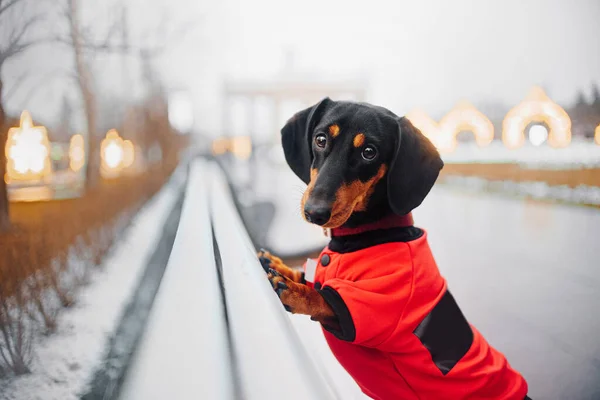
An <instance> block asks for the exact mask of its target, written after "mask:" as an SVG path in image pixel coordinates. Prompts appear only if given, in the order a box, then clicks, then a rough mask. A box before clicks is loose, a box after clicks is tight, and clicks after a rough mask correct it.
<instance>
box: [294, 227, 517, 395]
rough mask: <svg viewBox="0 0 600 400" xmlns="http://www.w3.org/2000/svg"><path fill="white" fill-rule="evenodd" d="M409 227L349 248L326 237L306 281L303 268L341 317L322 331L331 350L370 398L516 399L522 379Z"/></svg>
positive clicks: (424, 239) (424, 242)
mask: <svg viewBox="0 0 600 400" xmlns="http://www.w3.org/2000/svg"><path fill="white" fill-rule="evenodd" d="M411 228H412V229H413V233H414V232H420V233H419V234H416V235H414V236H415V237H416V238H411V239H410V240H406V241H391V242H387V243H382V244H376V245H374V246H370V247H366V248H363V249H359V250H356V251H352V250H351V251H347V252H335V251H332V250H331V247H332V244H331V243H330V245H329V246H328V247H327V248H325V250H323V252H322V253H321V256H320V257H319V260H318V264H317V266H316V271H315V273H314V279H312V283H311V282H309V279H310V276H311V275H312V274H311V273H309V271H306V276H307V284H309V285H312V286H314V287H315V288H316V289H319V290H321V293H322V294H323V296H324V297H325V299H326V300H327V302H328V303H329V304H330V305H331V306H332V308H333V309H334V311H335V312H336V315H337V316H338V319H339V322H340V329H339V330H337V329H333V328H327V327H324V329H323V332H324V334H325V338H326V340H327V342H328V344H329V347H330V348H331V350H332V352H333V353H334V354H335V356H336V358H337V359H338V361H339V362H340V364H342V366H343V367H344V368H345V369H346V370H347V371H348V373H349V374H350V375H352V377H353V378H354V380H355V381H356V382H357V383H358V385H359V386H360V387H361V389H362V391H363V392H364V393H365V394H367V395H368V396H370V397H372V398H374V399H381V400H389V399H393V400H396V399H406V400H408V399H432V400H444V399H467V398H468V399H474V400H475V399H481V400H483V399H485V400H493V399H502V400H513V399H514V400H523V399H524V398H525V396H526V395H527V383H526V382H525V380H524V379H523V377H522V376H521V375H520V374H519V373H518V372H517V371H515V370H514V369H512V368H511V366H510V365H509V364H508V362H507V361H506V358H505V357H504V356H503V355H502V354H501V353H500V352H498V351H497V350H495V349H494V348H492V347H491V346H490V345H489V344H488V343H487V342H486V341H485V339H484V338H483V336H482V335H481V334H480V333H479V332H478V331H477V330H476V329H475V328H474V327H473V326H471V325H469V323H468V322H467V321H466V320H465V318H464V316H463V314H462V312H461V311H460V309H459V308H458V306H457V304H456V302H455V301H454V299H453V297H452V295H451V294H450V292H449V291H448V290H447V285H446V280H445V279H444V278H443V277H442V276H441V275H440V272H439V270H438V268H437V265H436V263H435V260H434V258H433V255H432V253H431V250H430V249H429V245H428V243H427V234H426V233H425V232H424V231H421V230H420V229H418V228H414V227H411ZM334 240H335V238H334ZM394 240H395V239H394ZM377 241H378V240H375V242H377ZM332 242H333V241H332ZM379 242H382V241H381V240H379ZM338 247H340V246H338ZM341 247H348V246H346V245H342V246H341ZM350 247H351V246H350ZM346 250H348V249H347V248H346ZM324 264H325V265H324ZM305 268H306V264H305ZM309 268H310V267H309Z"/></svg>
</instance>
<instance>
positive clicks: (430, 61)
mask: <svg viewBox="0 0 600 400" xmlns="http://www.w3.org/2000/svg"><path fill="white" fill-rule="evenodd" d="M82 2H83V3H84V4H88V6H87V13H88V14H91V15H92V16H95V18H96V19H98V20H99V21H101V20H102V18H101V15H102V13H98V14H97V15H95V10H96V8H94V7H97V4H96V5H94V3H95V1H93V0H82ZM127 4H129V6H130V7H131V10H132V11H131V13H130V22H131V25H132V31H133V33H132V34H135V33H136V32H137V33H139V32H144V29H146V30H147V29H148V27H152V26H156V25H157V23H158V21H159V20H161V19H164V15H169V17H168V21H169V23H170V24H171V25H178V24H184V23H189V22H190V21H194V29H193V30H192V31H191V32H190V34H189V35H188V36H187V37H186V38H185V40H183V41H182V42H181V43H179V44H178V45H177V46H176V47H174V48H173V49H172V50H171V51H170V52H168V53H167V54H165V55H164V56H163V57H162V59H160V60H159V61H158V62H157V68H158V69H159V71H160V73H161V75H162V76H163V78H164V79H165V81H166V82H167V83H168V85H169V87H170V88H172V89H185V90H187V91H188V92H189V93H190V95H191V97H192V99H193V101H194V109H195V120H196V128H197V129H200V130H203V131H205V132H211V133H213V134H214V133H216V132H218V131H219V130H220V129H221V126H220V124H221V114H220V112H221V106H222V102H221V87H222V83H223V81H224V80H225V79H231V78H250V79H252V78H270V77H273V76H275V75H276V74H278V73H279V71H281V68H282V67H283V64H284V62H285V52H286V51H293V54H294V61H295V67H296V68H297V69H299V70H302V71H303V72H305V73H308V74H312V75H313V76H315V77H322V78H327V77H331V78H336V77H350V78H351V77H357V78H365V79H366V80H367V82H368V92H367V95H368V99H367V100H368V101H370V102H373V103H377V104H380V105H383V106H386V107H388V108H390V109H392V110H393V111H395V112H397V113H398V114H403V113H405V112H408V111H409V110H410V109H412V108H414V107H422V108H424V109H425V110H426V111H427V112H429V113H430V114H432V115H434V116H436V117H439V116H441V115H443V113H445V112H446V111H448V110H449V109H450V108H451V107H452V105H453V104H455V103H456V102H457V101H459V100H461V99H467V100H470V101H472V102H484V103H492V104H495V103H498V104H501V105H504V106H507V107H508V106H511V105H513V104H516V103H517V102H518V101H519V100H520V99H522V98H523V97H524V96H525V95H526V93H527V91H528V89H529V88H530V87H531V86H532V85H536V84H541V85H543V86H544V87H545V88H547V90H548V92H549V94H550V96H551V97H552V98H553V99H555V100H556V101H558V102H560V103H563V104H565V105H568V104H569V103H571V102H573V101H574V99H575V95H576V91H577V90H578V89H584V90H585V91H588V92H589V90H590V85H591V83H592V82H594V81H595V82H598V83H600V40H599V38H600V1H598V0H578V1H558V0H521V1H519V0H503V1H500V0H495V1H482V0H454V1H445V0H430V1H399V0H395V1H384V0H370V1H347V0H346V1H338V0H335V1H334V0H329V1H328V0H304V1H302V2H290V1H281V0H258V1H257V0H255V1H248V0H220V1H218V2H217V1H214V2H206V1H202V0H171V1H166V0H153V1H152V0H128V1H127ZM92 10H94V11H92ZM99 23H100V22H99ZM65 57H68V55H66V56H65ZM28 60H31V56H30V55H29V56H26V57H23V58H22V60H20V61H19V62H13V63H12V65H10V66H9V68H7V69H6V71H5V72H4V75H3V76H4V78H5V80H7V81H10V80H11V79H14V78H15V77H16V76H17V75H18V72H19V71H20V70H22V68H23V67H24V66H25V65H30V62H31V61H28ZM38 60H39V59H38ZM38 63H39V61H38ZM40 68H43V66H40ZM115 68H118V67H113V68H112V69H111V68H110V67H108V66H107V68H106V70H104V71H102V69H100V71H97V77H98V80H99V82H101V84H100V85H101V86H102V87H110V86H112V88H111V89H110V90H113V91H117V92H118V91H119V90H123V91H125V92H126V91H127V90H129V88H128V86H130V85H124V84H123V82H122V80H119V79H120V78H119V77H116V75H115V73H114V71H115V70H116V69H115ZM135 73H136V72H135V71H134V72H132V74H134V75H135ZM131 79H133V78H131ZM133 80H135V79H133ZM55 86H56V87H53V89H52V90H50V91H49V90H45V92H44V89H40V90H39V93H38V94H37V95H36V96H37V101H36V99H35V98H34V99H28V100H27V104H19V103H20V101H19V99H18V98H17V99H14V100H13V101H12V102H11V103H12V104H11V105H9V109H11V110H15V109H18V108H21V107H23V106H27V107H30V108H32V109H33V110H32V111H33V112H39V114H40V115H44V117H50V116H51V115H52V114H55V110H54V109H55V108H57V107H54V106H53V105H52V104H56V102H57V101H60V97H61V94H62V93H63V92H65V93H67V92H68V91H69V90H70V89H69V88H68V87H67V86H68V85H66V84H65V83H64V82H62V83H57V84H56V85H55ZM40 99H43V100H40ZM53 99H56V102H53ZM11 106H12V108H11ZM237 107H238V108H239V107H240V106H239V105H238V106H237ZM286 112H291V110H290V111H287V110H286ZM236 115H238V114H236ZM287 117H289V115H285V116H282V119H283V120H284V119H285V118H287ZM242 120H243V117H242V116H241V114H240V117H239V120H238V121H237V122H236V123H237V124H238V125H240V126H239V127H238V129H243V121H242Z"/></svg>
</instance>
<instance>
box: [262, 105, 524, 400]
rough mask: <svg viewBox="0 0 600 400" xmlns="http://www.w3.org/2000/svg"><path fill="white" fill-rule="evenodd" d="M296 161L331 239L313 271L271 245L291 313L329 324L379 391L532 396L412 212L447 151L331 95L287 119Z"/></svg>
mask: <svg viewBox="0 0 600 400" xmlns="http://www.w3.org/2000/svg"><path fill="white" fill-rule="evenodd" d="M281 134H282V144H283V150H284V154H285V158H286V161H287V163H288V165H289V166H290V168H291V169H292V171H293V172H294V173H295V174H296V175H297V176H298V177H299V178H300V179H301V180H302V181H304V182H305V183H306V184H307V185H308V186H307V188H306V191H305V193H304V195H303V197H302V210H303V217H304V219H306V221H308V222H309V223H313V224H316V225H319V226H321V227H323V228H328V229H330V232H331V241H330V242H329V244H328V246H327V247H326V248H325V249H324V250H323V252H322V253H321V255H320V257H319V259H318V260H308V261H307V263H306V264H305V266H304V270H303V271H300V270H295V269H292V268H289V267H288V266H286V265H285V264H284V263H283V262H282V260H281V259H279V258H278V257H276V256H274V255H272V254H270V253H269V252H267V251H261V252H260V253H259V254H258V256H259V260H260V262H261V264H262V266H263V268H264V269H265V271H266V272H267V274H268V275H267V276H268V279H269V281H270V282H271V284H272V286H273V289H274V290H275V291H276V293H277V295H278V296H279V298H280V299H281V302H282V303H283V306H284V307H285V309H286V310H287V311H289V312H292V313H295V314H305V315H308V316H310V318H311V319H312V320H314V321H318V322H319V323H321V325H322V328H323V333H324V335H325V339H326V340H327V343H328V344H329V347H330V348H331V350H332V352H333V353H334V355H335V356H336V358H337V359H338V361H339V362H340V364H341V365H342V366H343V367H344V368H345V369H346V370H347V371H348V373H349V374H350V375H351V376H352V377H353V378H354V380H355V381H356V382H357V383H358V385H359V386H360V388H361V389H362V391H363V392H364V393H365V394H366V395H368V396H370V397H372V398H374V399H382V400H388V399H434V400H440V399H486V400H489V399H498V400H499V399H502V400H512V399H518V400H523V399H526V398H528V397H527V383H526V381H525V380H524V379H523V377H522V376H521V375H520V374H519V373H518V372H517V371H515V370H514V369H513V368H512V367H511V366H510V365H509V364H508V362H507V360H506V358H505V357H504V355H503V354H502V353H500V352H499V351H497V350H496V349H494V348H492V347H491V346H490V345H489V344H488V343H487V342H486V340H485V339H484V338H483V336H482V335H481V334H480V333H479V332H478V331H477V330H476V329H475V327H473V326H472V325H471V324H469V323H468V322H467V320H466V319H465V317H464V315H463V314H462V312H461V310H460V308H459V307H458V305H457V303H456V301H455V300H454V298H453V296H452V295H451V293H450V292H449V290H448V287H447V283H446V280H445V279H444V278H443V277H442V276H441V275H440V273H439V270H438V268H437V265H436V263H435V260H434V258H433V255H432V253H431V250H430V248H429V245H428V243H427V233H426V232H425V231H424V230H423V229H420V228H418V227H415V226H414V225H413V220H412V214H411V211H412V210H413V209H415V208H416V207H418V206H419V205H420V204H421V202H422V201H423V200H424V198H425V197H426V196H427V194H428V193H429V191H430V190H431V188H432V186H433V185H434V183H435V181H436V180H437V178H438V175H439V172H440V170H441V169H442V168H443V162H442V160H441V158H440V156H439V154H438V152H437V150H436V148H435V147H434V146H433V145H432V143H431V142H430V141H429V140H428V139H427V138H426V137H425V136H424V135H423V134H422V133H421V132H420V131H419V130H418V129H416V128H415V127H414V126H413V125H412V124H411V123H410V121H409V120H408V119H406V118H400V117H398V116H396V115H395V114H394V113H392V112H391V111H389V110H387V109H385V108H382V107H378V106H374V105H370V104H366V103H355V102H345V101H332V100H330V99H329V98H325V99H323V100H322V101H320V102H319V103H318V104H316V105H314V106H312V107H310V108H308V109H305V110H303V111H300V112H298V113H297V114H296V115H294V116H293V117H292V118H291V119H290V120H289V121H288V122H287V123H286V125H285V126H284V127H283V129H282V130H281Z"/></svg>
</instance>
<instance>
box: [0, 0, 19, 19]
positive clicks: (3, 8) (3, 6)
mask: <svg viewBox="0 0 600 400" xmlns="http://www.w3.org/2000/svg"><path fill="white" fill-rule="evenodd" d="M20 1H22V0H11V1H9V2H8V3H6V4H3V3H4V2H3V1H2V0H0V15H2V13H4V12H5V11H7V10H8V9H9V8H11V7H12V6H14V5H15V4H17V3H18V2H20Z"/></svg>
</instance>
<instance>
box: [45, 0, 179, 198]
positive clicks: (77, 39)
mask: <svg viewBox="0 0 600 400" xmlns="http://www.w3.org/2000/svg"><path fill="white" fill-rule="evenodd" d="M66 1H67V7H66V9H65V13H64V14H65V17H66V20H67V21H68V22H69V37H68V38H66V39H65V38H57V39H56V41H58V42H60V43H63V44H66V45H68V46H70V47H71V48H72V49H73V56H74V61H75V77H76V81H77V85H78V87H79V90H80V92H81V97H82V101H83V107H84V111H85V116H86V121H87V130H88V154H89V155H88V164H87V167H86V186H87V187H90V186H93V185H94V184H95V183H96V182H97V180H98V177H99V173H100V168H99V166H100V137H99V136H98V132H97V128H98V99H97V97H96V95H97V93H96V91H95V90H94V87H93V86H94V81H93V75H92V72H91V69H90V66H89V64H88V60H87V56H88V55H90V54H98V53H105V54H122V55H125V54H128V55H133V56H135V55H140V56H141V55H143V57H144V58H151V57H157V56H159V55H160V54H162V53H163V52H164V51H165V50H166V49H167V47H168V43H171V42H172V41H173V40H174V39H175V38H178V37H181V35H184V34H186V33H187V32H188V31H189V29H190V27H191V24H189V23H186V24H178V28H177V29H176V30H175V31H173V32H171V33H170V34H168V35H166V36H167V38H166V39H165V38H164V37H165V35H164V31H165V29H164V25H165V24H166V22H165V21H166V19H164V20H163V21H162V23H161V27H160V28H161V29H160V32H161V33H162V34H163V40H161V41H160V42H159V41H155V42H154V43H152V44H151V45H149V46H136V45H132V44H131V43H130V42H129V40H128V39H127V40H125V39H123V40H121V41H119V39H120V38H126V37H127V36H128V35H127V34H126V31H125V30H126V29H127V27H126V21H125V18H124V15H125V12H124V9H121V11H122V12H120V13H115V15H118V17H117V18H114V20H113V21H112V22H111V23H109V26H108V28H107V29H106V30H105V31H104V33H102V32H97V31H98V29H94V27H92V26H82V24H81V21H80V18H79V4H80V0H66ZM119 7H123V6H119ZM95 31H96V32H95ZM146 36H148V35H146Z"/></svg>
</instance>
